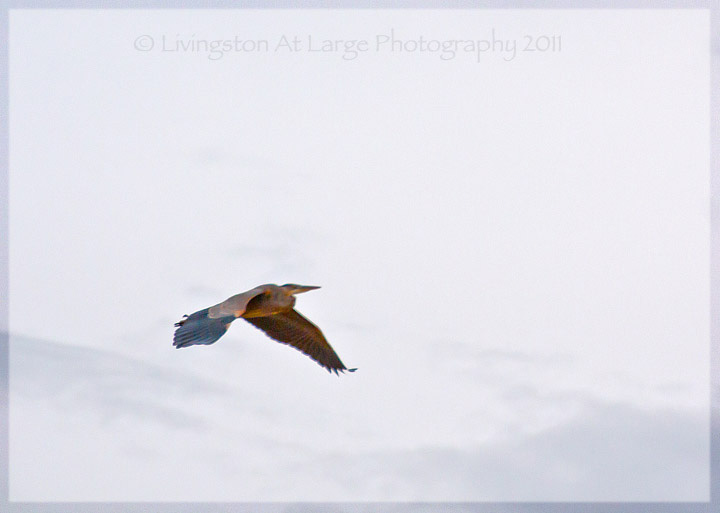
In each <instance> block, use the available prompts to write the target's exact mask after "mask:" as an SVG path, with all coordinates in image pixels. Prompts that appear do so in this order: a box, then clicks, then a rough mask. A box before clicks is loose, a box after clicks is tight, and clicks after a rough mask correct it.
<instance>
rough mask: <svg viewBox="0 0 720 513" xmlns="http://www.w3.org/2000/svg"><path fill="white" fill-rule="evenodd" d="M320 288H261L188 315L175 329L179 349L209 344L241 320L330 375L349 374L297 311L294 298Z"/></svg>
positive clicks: (317, 333)
mask: <svg viewBox="0 0 720 513" xmlns="http://www.w3.org/2000/svg"><path fill="white" fill-rule="evenodd" d="M317 288H320V287H313V286H303V285H295V284H292V283H289V284H286V285H282V286H278V285H273V284H268V285H260V286H259V287H255V288H254V289H250V290H248V291H247V292H243V293H242V294H237V295H235V296H232V297H230V298H228V299H226V300H225V301H223V302H222V303H218V304H217V305H215V306H211V307H210V308H206V309H204V310H200V311H198V312H195V313H194V314H192V315H190V316H185V318H183V319H182V320H181V321H179V322H177V323H176V324H175V326H177V327H178V329H177V330H176V331H175V336H174V337H173V345H174V346H175V347H176V348H178V349H179V348H181V347H187V346H192V345H197V344H204V345H209V344H212V343H214V342H216V341H217V340H218V339H219V338H220V337H222V336H223V335H224V334H225V332H226V331H227V329H228V328H229V327H230V323H232V322H233V321H234V320H235V319H237V318H240V317H242V318H243V319H245V320H246V321H248V322H249V323H250V324H252V325H254V326H255V327H256V328H259V329H261V330H263V331H264V332H265V333H266V334H267V335H268V336H269V337H270V338H272V339H274V340H277V341H278V342H282V343H284V344H289V345H291V346H293V347H295V348H296V349H298V350H300V351H302V352H303V353H305V354H306V355H308V356H309V357H310V358H312V359H313V360H315V361H316V362H318V363H319V364H320V365H322V366H323V367H325V368H326V369H327V370H328V372H330V371H333V372H335V374H337V373H338V371H340V372H343V371H346V370H348V371H349V372H353V371H355V369H348V368H347V367H345V365H344V364H343V363H342V361H340V358H339V357H338V355H337V354H336V353H335V351H334V350H333V348H332V347H331V346H330V344H328V342H327V340H325V336H324V335H323V334H322V331H320V329H319V328H318V327H317V326H315V325H314V324H313V323H312V322H310V321H309V320H307V319H306V318H305V317H303V316H302V315H300V314H299V313H298V312H296V311H295V310H294V308H293V307H294V306H295V296H294V294H299V293H301V292H307V291H309V290H314V289H317Z"/></svg>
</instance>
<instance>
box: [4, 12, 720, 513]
mask: <svg viewBox="0 0 720 513" xmlns="http://www.w3.org/2000/svg"><path fill="white" fill-rule="evenodd" d="M28 3H29V2H27V1H13V0H6V1H4V2H3V3H2V4H0V41H4V42H5V45H3V47H2V51H0V99H1V101H0V234H2V235H3V237H2V243H1V244H0V267H1V269H0V294H2V295H0V298H5V300H1V299H0V398H2V399H3V400H2V401H0V418H2V419H3V420H4V422H0V455H3V456H4V457H0V475H3V474H4V476H5V479H0V504H3V505H4V506H7V508H6V509H5V511H9V512H12V513H17V512H37V513H43V512H48V513H50V512H52V513H54V512H61V511H63V512H64V511H68V509H67V508H68V507H71V508H72V509H71V510H72V511H73V512H78V513H83V512H95V511H103V512H113V511H118V512H126V511H127V512H133V511H147V508H148V507H150V508H152V511H156V512H158V513H162V512H165V511H167V512H180V511H183V512H184V511H188V512H189V511H193V512H194V511H198V508H200V507H201V508H202V511H206V512H211V513H212V512H214V511H218V512H227V511H248V512H249V511H252V512H261V511H266V510H267V511H277V508H278V507H283V508H288V507H292V506H293V505H294V506H299V507H310V506H313V505H314V506H331V507H337V508H339V509H338V511H358V512H359V511H393V512H404V511H413V510H416V509H418V508H422V509H426V508H428V507H429V508H433V507H434V506H440V505H442V507H443V509H444V510H447V511H463V512H465V511H473V512H476V511H477V512H485V511H488V512H490V511H492V512H502V511H508V512H510V511H512V512H518V513H520V512H528V513H541V512H546V511H548V512H549V511H552V512H556V511H560V512H565V511H567V512H580V513H583V512H588V513H589V512H592V513H605V512H613V513H614V512H631V513H632V512H633V511H635V512H638V513H639V512H641V511H642V512H649V511H654V512H655V511H656V512H665V511H667V512H683V513H684V512H688V513H690V512H711V511H715V510H716V508H713V506H714V505H716V504H717V503H718V501H719V500H720V443H719V442H720V441H719V440H716V439H715V438H714V437H713V433H720V343H719V342H720V317H719V316H718V315H717V314H718V313H720V223H718V222H716V220H720V202H719V200H718V199H716V198H720V0H705V1H702V0H690V1H682V0H663V1H652V0H628V1H622V0H610V1H602V0H588V1H585V2H583V3H582V5H581V6H578V5H577V2H575V1H572V0H545V1H542V0H539V1H535V2H534V1H532V0H517V1H514V2H513V1H508V0H488V1H486V2H484V3H483V5H482V6H479V5H477V2H473V1H469V0H454V1H451V2H442V1H441V0H415V1H414V2H410V3H401V2H400V1H393V0H375V1H372V0H365V1H363V0H350V1H348V2H345V3H341V2H339V1H323V0H309V1H306V2H305V3H304V5H302V6H297V5H292V4H291V0H272V1H266V2H263V1H261V0H245V1H230V0H205V1H202V2H190V1H188V0H181V1H178V2H173V1H171V0H144V1H143V0H125V1H115V2H108V1H102V0H92V1H89V2H83V1H80V0H67V1H65V2H62V1H61V0H39V1H36V2H33V3H32V5H28ZM79 8H83V9H165V8H167V9H199V8H208V9H211V8H212V9H228V8H244V9H249V8H263V9H308V8H336V9H343V10H349V9H381V8H396V9H423V8H443V9H461V8H473V9H475V8H482V9H527V8H530V9H534V10H546V9H709V11H710V41H709V44H710V48H711V52H710V96H711V98H710V116H711V118H710V138H711V139H710V141H711V155H710V159H711V163H710V182H711V184H710V185H711V198H710V213H711V220H710V221H711V233H710V237H711V240H710V251H711V255H710V266H711V273H710V281H711V283H710V287H711V289H710V292H711V300H710V301H711V305H710V312H711V321H710V322H711V325H710V331H711V333H710V338H711V350H710V355H709V356H710V358H709V362H710V393H711V399H710V410H711V411H710V414H711V415H710V501H709V502H670V503H663V502H628V503H618V502H593V503H573V502H520V503H511V502H501V503H497V502H480V503H457V502H450V503H440V502H438V503H420V502H413V503H388V502H367V503H313V502H302V503H285V502H283V503H267V502H266V503H198V502H193V503H144V502H131V503H120V502H110V503H103V502H97V503H95V502H93V503H82V502H72V503H69V502H66V503H61V502H58V503H27V502H14V503H12V502H9V501H8V492H9V483H8V478H9V411H8V399H9V382H8V377H9V367H8V349H9V336H8V321H9V316H8V313H9V312H8V301H7V298H8V292H9V248H8V243H9V240H8V228H9V221H8V199H9V191H8V178H9V144H8V143H9V121H8V117H9V62H8V57H9V49H8V40H9V37H8V36H9V10H10V9H79ZM294 511H297V509H294Z"/></svg>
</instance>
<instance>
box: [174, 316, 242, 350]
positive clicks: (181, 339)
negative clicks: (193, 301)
mask: <svg viewBox="0 0 720 513" xmlns="http://www.w3.org/2000/svg"><path fill="white" fill-rule="evenodd" d="M208 310H210V309H209V308H206V309H205V310H200V311H199V312H195V313H194V314H192V315H191V316H189V317H188V316H185V318H184V319H182V320H181V321H178V322H176V323H175V326H177V327H178V329H177V330H175V336H173V345H174V346H175V347H176V348H178V349H180V348H181V347H186V346H194V345H196V344H205V345H208V344H212V343H213V342H215V341H216V340H217V339H219V338H220V337H222V336H223V335H224V334H225V332H226V331H227V329H228V327H230V323H231V322H233V321H234V320H235V317H220V318H219V319H211V318H210V317H208Z"/></svg>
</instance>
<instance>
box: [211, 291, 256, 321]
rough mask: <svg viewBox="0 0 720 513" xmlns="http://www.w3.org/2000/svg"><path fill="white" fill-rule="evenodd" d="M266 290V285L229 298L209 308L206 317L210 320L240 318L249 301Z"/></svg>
mask: <svg viewBox="0 0 720 513" xmlns="http://www.w3.org/2000/svg"><path fill="white" fill-rule="evenodd" d="M267 289H268V286H267V285H260V286H259V287H255V288H254V289H250V290H248V291H247V292H243V293H242V294H237V295H235V296H233V297H230V298H228V299H226V300H225V301H223V302H222V303H218V304H217V305H215V306H211V307H210V308H209V310H208V317H210V318H211V319H219V318H221V317H228V316H231V315H233V316H235V317H240V316H241V315H242V314H243V313H245V309H246V308H247V305H248V303H249V302H250V300H251V299H253V298H254V297H257V296H259V295H260V294H264V293H265V291H266V290H267Z"/></svg>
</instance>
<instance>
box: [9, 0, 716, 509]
mask: <svg viewBox="0 0 720 513" xmlns="http://www.w3.org/2000/svg"><path fill="white" fill-rule="evenodd" d="M391 34H392V35H393V36H394V37H395V38H396V39H397V40H398V41H401V42H402V43H403V44H404V45H405V46H404V49H403V50H402V51H398V50H397V49H396V51H391V48H389V47H387V46H381V47H380V48H379V49H378V48H377V47H376V44H377V42H378V38H379V40H380V41H384V38H385V37H388V36H389V35H391ZM493 34H494V36H495V37H496V39H498V40H502V41H506V43H505V45H504V46H502V48H501V45H500V44H499V43H498V44H496V47H495V48H496V49H497V50H496V51H487V52H484V53H479V54H478V53H477V52H471V51H468V52H465V51H464V50H465V49H466V48H468V46H467V45H468V44H469V43H462V44H461V47H462V49H463V50H462V51H459V53H458V54H457V55H455V56H454V57H448V54H441V53H439V52H435V53H433V52H422V51H408V48H409V46H408V45H412V41H417V40H418V39H419V38H420V36H422V37H423V38H424V39H425V40H438V41H448V40H469V39H473V40H483V39H485V38H492V37H493ZM236 35H237V36H238V37H239V38H240V39H243V40H256V41H263V40H265V41H268V51H267V52H264V51H260V52H252V53H249V52H236V51H228V52H226V53H224V54H222V55H221V56H219V55H220V54H218V53H211V52H205V51H195V50H197V49H198V47H201V46H202V45H203V44H204V43H203V41H212V40H227V41H229V42H231V41H232V44H234V38H235V36H236ZM283 36H284V37H285V38H286V39H287V40H291V39H292V38H293V37H294V36H297V37H298V38H299V41H301V42H302V44H303V45H304V46H303V47H302V48H299V50H298V51H296V52H292V53H290V52H287V51H286V50H285V49H284V48H281V49H280V50H278V51H275V49H276V47H277V45H278V43H280V42H281V41H282V38H283ZM526 36H531V38H530V39H528V38H527V37H526ZM308 37H311V38H312V39H313V45H315V46H314V47H313V48H315V49H317V48H319V47H320V45H321V42H322V40H325V39H332V40H337V39H343V40H348V39H352V40H363V39H364V40H367V41H368V44H367V48H368V50H367V51H365V52H360V53H359V54H358V55H357V57H356V58H354V59H344V58H343V56H345V57H349V56H352V55H351V54H350V55H349V54H345V53H343V52H342V51H341V52H325V53H323V52H311V51H309V49H308V48H307V44H308ZM707 39H708V18H707V13H706V12H704V11H660V10H657V11H622V12H619V11H547V12H543V11H405V10H403V11H369V10H368V11H278V10H272V11H142V12H140V11H117V10H113V11H42V10H35V11H13V12H12V13H11V19H10V98H11V104H10V151H11V153H10V165H11V168H10V172H11V175H10V183H11V186H10V251H11V261H10V283H11V296H10V301H11V302H10V327H11V331H12V333H13V334H15V336H14V338H13V341H12V347H11V432H10V435H11V437H10V448H11V461H10V465H11V467H10V469H11V471H10V472H11V475H10V478H11V480H10V495H11V499H13V500H26V501H33V500H38V501H51V500H68V501H72V500H78V501H83V500H145V501H161V500H187V501H193V500H208V501H210V500H227V501H233V500H237V501H253V500H318V501H323V500H359V501H362V500H585V501H595V500H597V501H600V500H602V501H615V500H647V501H654V500H696V501H702V500H706V499H707V494H708V470H709V469H708V451H707V450H708V426H709V422H708V416H707V414H708V400H709V387H708V382H709V375H708V354H709V233H710V232H709V208H708V207H709V202H708V198H709V161H708V155H709V140H708V137H707V134H708V129H709V127H708V116H707V112H708V101H709V94H708V93H709V89H708V88H709V78H708V73H709V69H708V65H709V55H708V51H709V48H708V45H707ZM507 41H516V44H517V47H516V52H515V53H512V52H511V51H510V50H509V48H510V47H509V46H508V45H507ZM528 41H531V44H535V45H537V44H540V45H545V44H546V42H547V44H548V45H557V46H556V47H555V48H557V51H551V49H548V50H547V51H544V52H540V51H534V52H529V51H523V49H525V48H526V45H527V44H528ZM396 44H397V43H396ZM482 44H483V43H482V42H481V43H479V46H480V47H482ZM183 46H184V47H186V48H188V50H186V51H181V49H182V48H183ZM258 47H262V43H258ZM543 47H544V46H543ZM549 48H552V47H549ZM170 49H173V50H175V51H168V50H170ZM218 56H219V57H218ZM443 56H444V57H446V59H443V58H442V57H443ZM289 281H292V282H299V283H308V284H317V285H321V286H322V288H321V289H320V290H318V291H315V292H312V293H309V294H306V295H303V296H301V297H300V298H299V301H298V309H299V310H300V311H301V312H303V313H304V314H305V315H307V316H308V317H309V318H310V319H312V320H313V321H315V322H316V323H317V324H318V325H320V327H321V328H322V329H323V330H324V332H325V333H326V335H327V337H328V339H329V340H330V342H331V343H332V344H333V346H334V347H335V349H336V350H337V352H338V353H339V354H340V356H341V358H342V359H343V361H344V362H345V363H346V364H347V365H348V366H353V367H359V368H360V370H359V371H358V372H357V373H356V374H354V375H348V376H343V377H341V378H335V377H330V376H328V375H327V374H326V373H325V372H324V371H323V370H322V369H320V367H318V366H317V365H316V364H314V363H313V362H312V361H310V360H309V359H307V358H305V357H303V356H302V355H301V354H299V353H297V352H296V351H293V350H291V349H289V348H287V347H285V346H281V345H280V344H276V343H274V342H271V341H269V340H268V339H266V338H265V337H264V335H262V333H260V332H258V331H257V330H255V329H254V328H252V327H251V326H249V325H243V324H240V323H236V325H233V327H232V328H231V329H230V331H229V332H228V334H227V335H226V336H225V337H223V339H221V341H220V342H219V343H217V344H216V345H214V346H210V347H193V348H189V349H185V350H182V351H176V350H174V349H173V348H172V346H171V340H172V330H173V328H172V324H173V322H175V321H176V320H177V319H178V318H179V317H180V316H181V315H182V314H186V313H187V314H189V313H192V312H193V311H195V310H198V309H200V308H204V307H206V306H209V305H211V304H214V303H216V302H218V301H221V300H223V299H225V298H226V297H228V296H230V295H232V294H234V293H236V292H239V291H242V290H245V289H248V288H251V287H254V286H255V285H258V284H260V283H266V282H276V283H284V282H289ZM398 291H399V292H400V295H398ZM83 362H85V363H83ZM40 439H42V440H44V441H45V442H44V444H45V445H39V444H38V443H37V441H38V440H40ZM94 444H96V445H94ZM675 447H687V448H688V449H687V450H684V451H678V450H676V449H675ZM570 448H572V449H570ZM654 458H655V459H654ZM608 468H610V469H621V468H623V469H627V472H628V474H627V475H626V476H623V475H621V474H616V475H615V478H607V479H599V478H598V476H599V475H606V471H607V469H608ZM649 468H653V469H656V470H657V474H652V473H650V474H649V473H648V472H646V471H645V470H647V469H649ZM633 469H634V471H633ZM638 469H645V470H642V471H640V472H638ZM484 472H487V474H488V475H495V478H492V479H491V478H489V477H487V475H485V474H484ZM269 476H273V477H272V480H271V479H270V478H269ZM301 476H302V477H301ZM438 476H451V477H448V478H446V479H447V481H446V482H442V479H441V478H440V477H438ZM498 476H499V477H498ZM678 479H684V480H687V482H686V483H684V484H683V483H680V485H679V486H677V487H670V486H668V483H672V482H675V481H677V480H678ZM438 480H439V481H440V482H438ZM119 483H122V486H120V485H119ZM429 483H433V484H432V485H430V484H429ZM518 483H521V484H518ZM319 484H323V485H324V486H319Z"/></svg>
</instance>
